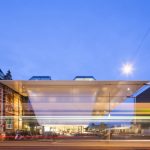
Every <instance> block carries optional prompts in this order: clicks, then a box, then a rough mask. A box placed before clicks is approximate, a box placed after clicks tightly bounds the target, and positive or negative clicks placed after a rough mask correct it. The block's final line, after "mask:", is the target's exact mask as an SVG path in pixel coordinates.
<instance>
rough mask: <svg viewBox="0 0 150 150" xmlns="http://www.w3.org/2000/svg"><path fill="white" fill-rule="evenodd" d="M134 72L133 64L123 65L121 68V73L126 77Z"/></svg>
mask: <svg viewBox="0 0 150 150" xmlns="http://www.w3.org/2000/svg"><path fill="white" fill-rule="evenodd" d="M133 71H134V68H133V64H131V63H125V64H123V65H122V67H121V72H122V73H123V74H125V75H127V76H129V75H131V74H132V73H133Z"/></svg>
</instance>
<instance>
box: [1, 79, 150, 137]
mask: <svg viewBox="0 0 150 150" xmlns="http://www.w3.org/2000/svg"><path fill="white" fill-rule="evenodd" d="M0 83H1V91H0V92H1V99H0V101H1V124H2V125H1V132H6V133H7V132H10V133H11V132H16V130H23V131H24V132H27V133H30V136H32V137H34V136H37V135H38V136H39V138H46V137H51V135H53V134H54V133H55V134H56V135H57V136H58V137H68V138H69V137H71V138H74V137H76V136H80V137H82V138H87V137H88V138H99V139H105V138H106V139H108V138H109V139H126V136H129V137H130V138H131V139H136V138H139V139H143V138H142V137H143V134H144V138H146V139H149V136H150V134H149V133H150V124H149V119H150V117H149V114H150V103H145V102H138V101H137V99H136V97H137V95H138V94H140V90H141V89H142V88H143V87H148V86H149V85H148V84H147V83H148V81H52V80H51V81H31V80H30V81H15V80H14V81H5V80H1V81H0ZM6 87H7V89H10V92H11V93H12V95H13V96H11V98H8V97H9V95H10V94H9V93H5V95H4V94H3V89H6ZM149 96H150V95H149ZM4 97H5V99H6V98H7V99H9V102H7V101H6V100H5V99H4ZM149 99H150V97H149ZM10 106H12V109H11V107H10ZM8 108H9V109H10V110H9V113H8V111H7V109H8ZM3 124H4V125H3ZM111 132H112V136H110V135H111ZM107 133H108V134H109V136H108V137H106V136H105V135H107ZM85 135H86V136H85ZM104 137H105V138H104Z"/></svg>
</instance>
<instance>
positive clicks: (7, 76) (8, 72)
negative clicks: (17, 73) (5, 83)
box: [4, 70, 12, 80]
mask: <svg viewBox="0 0 150 150" xmlns="http://www.w3.org/2000/svg"><path fill="white" fill-rule="evenodd" d="M4 80H12V75H11V72H10V70H8V71H7V73H6V75H5V76H4Z"/></svg>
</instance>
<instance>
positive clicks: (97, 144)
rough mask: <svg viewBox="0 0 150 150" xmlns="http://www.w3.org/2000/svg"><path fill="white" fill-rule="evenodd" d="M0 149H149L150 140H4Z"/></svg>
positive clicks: (0, 144)
mask: <svg viewBox="0 0 150 150" xmlns="http://www.w3.org/2000/svg"><path fill="white" fill-rule="evenodd" d="M0 150H150V141H98V140H93V141H80V140H79V141H63V140H62V141H56V142H52V141H49V142H48V141H47V142H44V141H43V142H42V141H17V142H16V141H5V142H0Z"/></svg>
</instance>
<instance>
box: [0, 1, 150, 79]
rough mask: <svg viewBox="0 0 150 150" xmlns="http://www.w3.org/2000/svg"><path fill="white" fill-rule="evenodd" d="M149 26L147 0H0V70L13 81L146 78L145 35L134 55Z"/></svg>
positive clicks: (149, 68) (149, 48) (149, 39)
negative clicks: (129, 69) (128, 72)
mask: <svg viewBox="0 0 150 150" xmlns="http://www.w3.org/2000/svg"><path fill="white" fill-rule="evenodd" d="M149 28H150V0H0V68H1V69H2V70H3V71H4V72H6V71H7V70H8V69H10V70H11V72H12V74H13V78H14V79H28V78H30V77H31V76H32V75H51V76H52V79H54V80H63V79H64V80H71V79H73V78H74V76H76V75H93V76H95V78H96V79H98V80H150V44H149V43H150V34H149V35H147V36H146V38H145V39H144V41H143V43H142V45H141V47H140V50H139V53H137V47H138V46H139V44H140V43H141V41H142V39H143V37H144V35H145V34H146V32H147V31H148V29H149ZM126 62H132V63H133V64H134V66H135V70H134V74H133V75H132V76H129V77H126V76H124V75H122V74H121V72H120V67H121V65H122V64H123V63H126Z"/></svg>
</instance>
